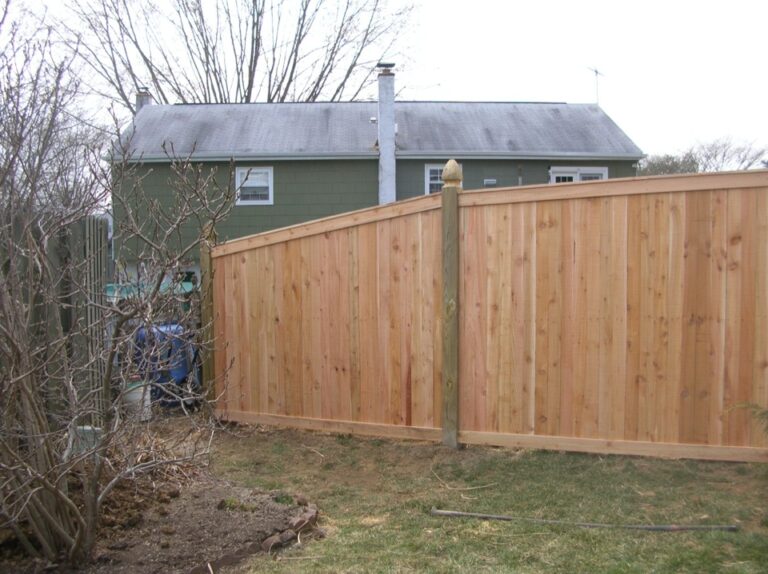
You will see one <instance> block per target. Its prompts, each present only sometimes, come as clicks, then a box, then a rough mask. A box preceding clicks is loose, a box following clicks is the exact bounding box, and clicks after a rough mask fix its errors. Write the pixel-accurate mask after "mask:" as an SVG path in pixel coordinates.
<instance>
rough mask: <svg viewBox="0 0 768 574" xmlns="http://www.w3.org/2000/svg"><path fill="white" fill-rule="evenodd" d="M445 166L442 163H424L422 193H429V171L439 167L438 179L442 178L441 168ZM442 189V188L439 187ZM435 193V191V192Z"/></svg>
mask: <svg viewBox="0 0 768 574" xmlns="http://www.w3.org/2000/svg"><path fill="white" fill-rule="evenodd" d="M444 167H445V164H444V163H425V164H424V195H430V193H429V184H430V183H431V179H430V177H429V172H430V171H432V170H433V169H439V170H441V172H440V181H442V180H443V174H442V169H443V168H444ZM441 189H442V188H441ZM435 193H437V192H435Z"/></svg>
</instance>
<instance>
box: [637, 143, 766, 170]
mask: <svg viewBox="0 0 768 574" xmlns="http://www.w3.org/2000/svg"><path fill="white" fill-rule="evenodd" d="M758 167H764V168H768V148H765V147H758V146H755V145H754V144H751V143H736V142H734V141H733V140H732V139H730V138H719V139H716V140H714V141H711V142H706V143H700V144H697V145H695V146H692V147H689V148H688V149H686V150H684V151H682V152H681V153H679V154H661V155H650V156H648V157H647V158H646V159H644V160H643V161H642V162H640V168H639V170H638V175H665V174H673V173H704V172H712V171H741V170H745V169H754V168H758Z"/></svg>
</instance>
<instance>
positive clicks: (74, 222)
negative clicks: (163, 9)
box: [0, 3, 233, 562]
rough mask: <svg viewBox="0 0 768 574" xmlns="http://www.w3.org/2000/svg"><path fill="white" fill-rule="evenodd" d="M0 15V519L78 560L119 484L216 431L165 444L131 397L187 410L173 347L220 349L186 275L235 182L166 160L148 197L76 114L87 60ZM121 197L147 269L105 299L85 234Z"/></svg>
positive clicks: (36, 545) (122, 240)
mask: <svg viewBox="0 0 768 574" xmlns="http://www.w3.org/2000/svg"><path fill="white" fill-rule="evenodd" d="M0 10H2V12H0V23H1V24H0V37H1V38H2V46H1V47H2V50H1V51H0V98H2V102H3V105H2V106H0V528H10V529H12V530H13V532H14V533H15V535H16V537H17V538H18V540H19V541H20V543H21V544H22V545H23V546H24V547H25V548H26V549H27V551H28V552H29V553H30V554H33V555H37V556H42V557H45V558H46V559H48V560H50V561H59V560H66V561H69V562H81V561H83V560H86V559H87V558H88V556H89V554H90V552H91V549H92V547H93V544H94V542H95V540H96V534H97V530H98V523H99V512H100V508H101V507H102V505H103V504H104V502H105V500H106V498H107V497H108V496H109V494H110V492H111V490H112V489H113V488H114V486H115V485H116V484H118V482H120V481H121V480H124V479H126V478H131V477H135V476H136V475H139V474H141V473H146V472H151V471H153V469H156V468H158V467H159V466H160V465H167V464H168V463H169V462H173V461H177V460H182V459H183V460H187V459H189V458H190V457H194V456H195V455H197V454H199V453H200V452H201V449H202V450H204V449H205V445H206V444H207V440H208V439H209V438H210V433H209V432H208V431H207V430H206V429H205V427H201V430H200V431H199V432H196V433H194V434H193V435H192V436H193V437H194V438H195V440H190V441H185V442H183V443H182V442H179V443H176V444H173V445H170V446H169V443H167V442H166V443H163V444H161V443H159V442H158V440H157V438H156V437H155V436H154V435H153V434H152V432H151V427H148V426H147V425H146V424H145V423H144V422H143V421H142V419H143V418H144V417H143V416H141V415H142V412H143V411H142V408H141V407H140V408H139V409H138V410H135V411H130V410H128V409H126V406H125V403H126V400H125V399H126V396H127V395H128V394H129V393H130V392H132V391H131V388H130V383H131V382H132V381H135V380H139V381H145V382H146V383H147V385H148V386H147V385H144V387H141V385H140V387H139V388H140V389H141V388H149V389H150V396H152V397H156V398H165V399H168V400H172V401H175V402H178V403H179V404H180V405H181V406H182V407H185V406H187V405H190V404H192V402H194V401H198V400H200V399H202V398H203V397H202V396H201V395H200V392H199V391H200V389H199V386H196V385H195V384H194V383H195V381H194V379H193V377H190V378H188V379H187V380H185V381H184V382H185V384H188V385H189V386H190V388H188V389H185V388H184V386H183V385H173V384H162V385H161V384H160V382H159V380H157V379H154V378H152V376H151V374H150V371H151V372H160V371H167V370H170V369H172V368H174V365H175V361H177V358H178V356H179V355H172V354H170V353H167V350H168V348H169V346H172V345H174V344H176V343H180V344H182V345H186V344H187V343H189V342H190V339H195V338H196V341H195V343H196V346H194V347H193V346H192V345H188V346H187V347H185V348H186V349H188V350H189V349H192V348H198V349H199V348H202V347H205V346H206V345H208V344H210V342H209V341H205V340H200V339H199V336H198V334H199V331H198V321H197V319H196V316H195V308H194V304H192V305H190V304H189V302H188V301H187V299H186V297H184V296H183V293H182V292H181V290H180V280H179V277H178V274H177V273H176V272H177V271H178V269H179V268H180V266H181V264H182V262H183V261H185V260H186V259H187V258H189V255H190V253H191V252H192V251H193V250H195V249H197V247H198V244H199V240H200V237H201V235H202V234H203V229H204V227H205V225H207V224H211V225H212V224H215V222H216V221H218V220H219V219H221V218H222V217H224V216H225V215H226V213H227V210H228V209H229V207H230V206H231V205H232V202H233V201H232V193H233V191H232V188H231V185H230V182H229V179H228V177H227V175H226V174H224V179H226V181H223V182H222V181H219V180H221V179H222V178H221V177H219V179H217V176H216V174H212V173H211V172H210V171H203V170H202V169H201V168H199V167H196V166H193V165H192V164H191V163H190V162H188V161H186V160H185V159H183V158H173V157H171V158H169V159H171V160H172V161H173V169H174V173H175V177H174V178H173V182H172V185H171V190H170V192H169V200H168V202H167V203H166V204H164V205H158V204H157V202H156V201H155V200H153V199H150V198H149V197H148V196H147V195H146V194H144V192H143V189H142V178H141V177H140V176H139V175H137V174H136V173H135V171H134V164H133V163H132V162H131V158H129V157H127V156H125V154H124V150H126V149H128V148H129V147H130V145H129V142H125V141H120V140H116V141H117V142H118V143H117V144H114V145H113V144H112V143H110V142H112V141H113V140H112V139H111V138H109V137H107V136H105V135H104V133H93V132H92V131H91V129H90V128H88V127H85V126H84V124H83V122H82V121H81V120H80V118H79V117H78V115H77V109H78V108H77V101H78V95H79V88H80V86H79V81H78V78H79V76H80V74H79V73H78V71H77V70H76V69H73V62H74V61H76V60H77V58H76V57H73V55H72V54H70V55H68V56H65V57H61V55H60V54H59V52H58V51H57V50H56V49H55V47H54V45H53V43H52V40H51V33H50V31H49V30H48V29H47V28H46V27H44V26H43V27H37V28H35V29H34V30H31V31H30V30H28V29H22V28H23V27H20V26H19V25H18V24H17V23H16V22H10V23H9V22H7V21H6V20H7V13H8V11H7V3H6V4H2V8H0ZM100 142H104V143H103V144H101V145H100ZM105 154H109V155H110V156H111V161H110V162H105V161H104V157H105ZM111 205H120V206H122V209H123V211H124V215H125V216H124V217H122V218H121V221H122V223H121V225H120V226H119V228H118V229H116V230H115V243H116V246H117V247H116V249H118V250H120V249H128V248H130V249H131V252H132V255H133V257H134V258H135V259H136V260H137V261H138V262H139V264H140V265H141V268H142V270H143V275H142V278H141V281H140V282H138V283H135V284H134V285H133V286H132V289H131V290H130V292H127V293H125V294H123V296H119V297H115V298H113V299H108V298H106V297H105V295H104V289H103V287H104V285H103V284H102V283H100V282H99V281H96V280H95V278H94V276H95V272H94V268H95V266H94V264H95V258H97V257H100V255H99V253H98V250H94V249H90V248H86V247H85V245H84V242H83V240H82V237H83V234H82V232H81V231H78V230H82V229H83V228H84V227H86V226H87V224H88V223H89V222H94V221H98V218H99V216H100V215H99V214H102V213H104V212H105V211H109V210H110V209H111ZM96 227H98V225H97V226H96ZM190 227H191V228H192V229H193V230H194V231H195V232H194V233H192V234H190V233H189V231H188V230H189V228H190ZM182 228H184V229H186V230H187V231H185V232H184V233H182ZM129 246H130V247H129ZM118 255H119V254H118ZM167 319H173V321H174V323H176V324H180V325H182V326H183V328H180V329H177V330H169V329H166V328H164V321H166V320H167Z"/></svg>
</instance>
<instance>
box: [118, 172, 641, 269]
mask: <svg viewBox="0 0 768 574" xmlns="http://www.w3.org/2000/svg"><path fill="white" fill-rule="evenodd" d="M457 159H458V160H459V161H460V163H461V164H462V167H463V170H464V189H478V188H481V187H483V180H484V179H490V178H493V179H496V180H497V185H496V186H497V187H508V186H515V185H518V174H522V182H523V185H531V184H540V183H547V182H548V181H549V173H548V170H549V167H550V166H552V165H565V166H601V167H608V176H609V177H611V178H614V177H631V176H634V175H635V168H634V167H633V164H634V162H631V161H623V162H605V161H591V162H583V161H580V162H575V161H574V162H569V161H557V162H555V161H510V160H461V158H457ZM445 161H446V160H445V158H439V159H434V160H399V161H398V162H397V199H399V200H400V199H407V198H409V197H418V196H420V195H423V194H424V166H425V165H426V164H444V163H445ZM236 165H237V167H247V166H253V167H257V166H271V167H272V168H273V178H274V180H273V181H274V187H275V189H274V205H235V206H234V207H233V208H232V211H231V212H230V214H229V217H228V218H227V219H226V220H225V221H222V222H221V223H220V224H219V225H218V226H217V229H216V231H217V233H218V237H219V240H222V241H223V240H227V239H233V238H236V237H242V236H245V235H251V234H254V233H260V232H262V231H269V230H271V229H276V228H279V227H285V226H287V225H294V224H296V223H301V222H304V221H308V220H312V219H318V218H321V217H327V216H329V215H334V214H337V213H344V212H347V211H353V210H356V209H362V208H365V207H371V206H373V205H376V204H377V203H378V162H377V161H376V160H375V159H370V160H338V161H328V160H326V161H282V162H242V163H238V164H236ZM139 170H140V171H139V173H141V174H144V177H143V178H142V187H143V190H144V191H145V193H146V194H147V196H149V197H151V198H155V199H156V200H157V201H158V202H159V204H160V206H161V207H162V208H164V209H166V210H168V212H169V213H174V212H175V209H174V207H173V205H172V204H173V201H174V194H173V193H170V192H169V190H170V189H171V183H170V182H171V181H172V177H171V176H172V173H171V169H170V166H168V165H165V164H146V165H145V166H141V167H140V168H139ZM207 170H215V172H216V176H215V177H216V181H217V182H218V184H219V185H226V183H227V182H228V180H229V171H230V166H229V164H227V163H206V164H203V171H204V173H207ZM232 181H233V182H234V176H233V178H232ZM232 185H234V184H232ZM114 215H115V222H116V224H117V225H119V222H120V220H121V218H122V217H123V213H122V212H121V209H120V206H119V205H116V206H115V214H114ZM147 219H148V218H147ZM161 231H162V230H160V229H158V230H145V232H147V233H148V234H149V235H152V234H157V233H159V232H161ZM196 234H197V228H196V226H192V225H190V226H188V227H187V228H185V229H184V230H183V232H182V239H183V240H184V242H188V241H191V240H192V239H193V238H194V237H195V236H196ZM116 247H117V248H118V249H119V248H120V245H119V243H118V244H116ZM119 257H122V259H124V260H127V261H131V260H132V259H133V258H132V257H131V256H130V253H129V252H128V253H126V252H125V251H123V252H122V254H121V255H119ZM193 258H194V259H197V253H196V252H195V253H194V254H193Z"/></svg>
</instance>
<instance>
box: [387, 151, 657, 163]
mask: <svg viewBox="0 0 768 574" xmlns="http://www.w3.org/2000/svg"><path fill="white" fill-rule="evenodd" d="M397 157H398V158H399V159H436V158H446V159H450V158H461V159H508V160H516V159H526V160H560V159H567V160H573V161H639V160H641V159H643V158H644V157H645V154H643V153H642V152H641V153H625V154H606V153H584V152H557V153H542V152H515V153H510V152H487V151H483V152H478V151H418V152H407V151H400V152H398V153H397Z"/></svg>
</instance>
